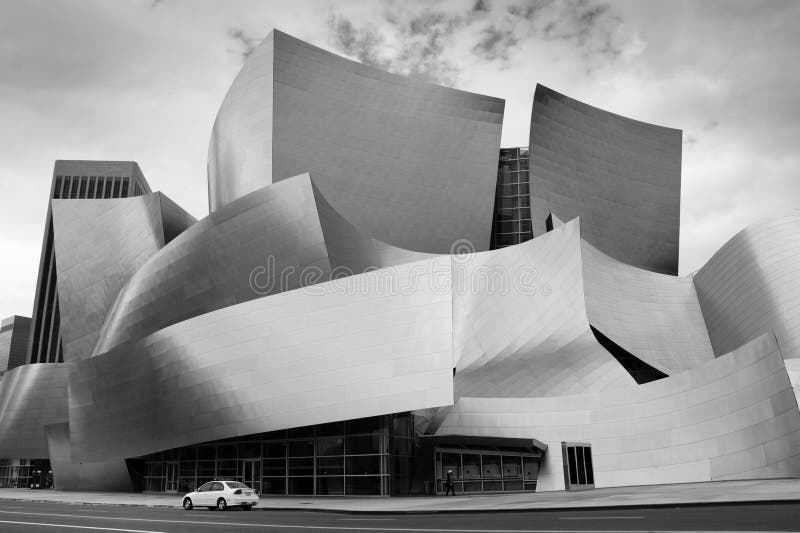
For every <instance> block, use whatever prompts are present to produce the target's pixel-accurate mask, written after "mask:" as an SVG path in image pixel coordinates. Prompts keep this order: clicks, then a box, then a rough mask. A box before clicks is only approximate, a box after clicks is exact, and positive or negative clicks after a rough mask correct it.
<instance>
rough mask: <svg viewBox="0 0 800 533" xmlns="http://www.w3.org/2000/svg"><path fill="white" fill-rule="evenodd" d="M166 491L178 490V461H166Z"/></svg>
mask: <svg viewBox="0 0 800 533" xmlns="http://www.w3.org/2000/svg"><path fill="white" fill-rule="evenodd" d="M165 467H166V471H165V474H166V475H165V477H164V492H178V462H177V461H173V462H169V463H165Z"/></svg>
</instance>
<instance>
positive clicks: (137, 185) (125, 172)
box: [28, 160, 150, 363]
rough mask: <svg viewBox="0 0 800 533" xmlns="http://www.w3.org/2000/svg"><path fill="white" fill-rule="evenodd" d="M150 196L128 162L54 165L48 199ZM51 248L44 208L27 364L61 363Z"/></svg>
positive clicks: (139, 173) (54, 259)
mask: <svg viewBox="0 0 800 533" xmlns="http://www.w3.org/2000/svg"><path fill="white" fill-rule="evenodd" d="M149 192H150V186H149V185H148V184H147V180H145V178H144V175H143V174H142V171H141V170H140V169H139V165H138V164H136V163H135V162H132V161H62V160H59V161H56V164H55V168H54V169H53V181H52V184H51V187H50V198H51V199H70V200H78V199H101V198H129V197H132V196H140V195H142V194H146V193H149ZM57 260H58V258H57V257H56V255H55V249H54V247H53V215H52V208H51V206H50V205H48V207H47V219H46V220H45V226H44V239H43V241H42V253H41V256H40V259H39V274H38V276H37V281H36V293H35V296H34V303H33V314H32V316H31V332H30V339H29V348H28V354H29V355H28V360H29V361H30V362H31V363H56V362H63V361H64V353H63V346H62V339H61V329H60V322H61V315H60V313H59V307H58V276H57V274H56V262H57Z"/></svg>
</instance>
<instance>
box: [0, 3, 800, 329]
mask: <svg viewBox="0 0 800 533" xmlns="http://www.w3.org/2000/svg"><path fill="white" fill-rule="evenodd" d="M273 27H275V28H279V29H281V30H283V31H285V32H287V33H290V34H292V35H294V36H296V37H299V38H301V39H303V40H306V41H309V42H311V43H313V44H315V45H317V46H321V47H323V48H326V49H328V50H331V51H334V52H337V53H340V54H342V55H346V56H349V57H351V58H353V59H357V60H359V61H362V62H365V63H370V64H374V65H378V66H380V67H382V68H385V69H388V70H391V71H394V72H398V73H402V74H408V75H411V76H415V77H418V78H422V79H426V80H430V81H434V82H436V83H441V84H444V85H448V86H452V87H457V88H460V89H465V90H469V91H474V92H479V93H483V94H489V95H492V96H497V97H501V98H504V99H505V100H506V116H505V123H504V125H503V141H502V143H503V145H504V146H520V145H526V144H527V137H528V126H529V121H530V112H531V102H532V97H533V90H534V87H535V85H536V83H537V82H541V83H543V84H545V85H548V86H549V87H551V88H553V89H556V90H557V91H560V92H563V93H565V94H567V95H569V96H571V97H574V98H577V99H579V100H582V101H584V102H587V103H589V104H592V105H595V106H598V107H601V108H603V109H607V110H610V111H613V112H616V113H620V114H623V115H626V116H629V117H632V118H636V119H640V120H644V121H647V122H653V123H656V124H661V125H664V126H670V127H674V128H680V129H682V130H683V132H684V134H683V135H684V151H683V192H682V197H683V199H682V201H683V204H682V212H681V262H680V273H681V274H682V275H685V274H688V273H691V272H692V271H694V270H696V269H697V268H699V267H700V266H702V264H703V263H704V262H705V261H706V260H707V259H708V258H709V257H710V256H711V254H713V252H714V251H715V250H716V249H717V248H719V246H721V245H722V244H723V243H724V242H725V241H726V240H727V239H728V238H730V237H731V236H732V235H733V234H734V233H736V232H737V231H739V230H740V229H742V228H743V227H744V226H746V225H747V224H750V223H752V222H754V221H756V220H758V219H760V218H764V217H769V216H772V215H775V214H778V213H782V212H786V211H789V210H793V209H795V208H797V207H798V201H800V150H798V147H800V68H798V67H799V66H800V59H799V58H800V31H798V28H799V27H800V2H793V1H788V0H787V1H780V0H771V1H761V2H759V1H749V2H734V1H715V0H697V1H694V2H692V1H679V0H670V1H658V2H656V1H644V0H631V1H625V2H622V1H621V2H603V1H598V0H564V1H558V2H556V1H549V0H504V1H501V0H482V1H481V0H479V1H475V0H464V1H440V2H439V1H428V2H419V1H409V0H405V1H398V0H383V1H378V0H376V1H367V0H361V1H348V0H336V1H332V0H331V1H322V0H320V1H304V0H295V1H293V2H284V1H267V0H261V1H248V0H240V1H231V0H226V1H224V2H223V1H221V0H220V1H202V0H129V1H122V0H105V1H99V0H98V1H89V0H87V1H83V0H75V1H59V0H49V1H43V0H19V1H17V0H2V2H0V146H2V149H0V228H2V229H0V257H2V261H0V316H3V317H4V316H8V315H11V314H23V315H30V312H31V308H32V305H33V292H34V285H35V283H36V272H37V264H38V261H39V253H40V249H41V240H42V232H43V227H44V219H45V213H46V209H47V195H48V192H49V186H50V181H51V178H52V171H53V162H54V160H56V159H109V160H135V161H138V163H139V165H140V166H141V167H142V170H143V171H144V173H145V176H146V177H147V179H148V181H149V182H150V185H151V186H152V188H153V189H154V190H160V191H162V192H164V193H165V194H167V195H168V196H169V197H171V198H172V199H173V200H175V201H177V202H178V203H179V204H181V205H182V206H184V207H185V208H186V209H188V210H189V211H190V212H191V213H192V214H194V215H195V216H196V217H198V218H200V217H203V216H205V215H206V214H207V198H206V170H205V168H206V167H205V165H206V149H207V145H208V136H209V132H210V129H211V125H212V123H213V121H214V116H215V114H216V111H217V109H218V107H219V104H220V103H221V101H222V98H223V96H224V94H225V91H226V90H227V88H228V86H229V85H230V83H231V82H232V80H233V78H234V76H235V75H236V73H237V72H238V70H239V68H240V67H241V65H242V62H243V61H244V58H245V57H246V55H247V54H248V52H249V51H250V50H251V49H252V47H253V46H255V45H256V44H257V43H258V42H259V41H260V40H261V39H262V38H263V37H264V36H265V35H266V34H267V33H268V32H269V31H270V29H271V28H273Z"/></svg>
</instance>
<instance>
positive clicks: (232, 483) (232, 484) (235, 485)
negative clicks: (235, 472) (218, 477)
mask: <svg viewBox="0 0 800 533" xmlns="http://www.w3.org/2000/svg"><path fill="white" fill-rule="evenodd" d="M225 483H226V484H227V485H228V486H229V487H230V488H232V489H249V488H250V487H248V486H247V485H245V484H244V483H239V482H238V481H226V482H225Z"/></svg>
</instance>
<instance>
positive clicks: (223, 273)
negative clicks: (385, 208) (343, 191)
mask: <svg viewBox="0 0 800 533" xmlns="http://www.w3.org/2000/svg"><path fill="white" fill-rule="evenodd" d="M424 257H427V254H420V253H415V252H409V251H407V250H402V249H399V248H395V247H393V246H389V245H386V244H384V243H382V242H380V241H377V240H375V239H373V238H371V237H369V236H368V235H365V234H364V233H362V232H360V231H358V230H357V229H356V228H354V227H353V226H352V225H351V224H350V223H348V222H347V221H346V220H344V218H343V217H341V216H340V215H338V214H337V213H336V212H335V211H334V210H333V209H332V208H331V207H330V205H329V204H328V203H327V202H326V201H325V199H324V198H322V197H321V195H320V193H319V191H318V190H317V189H316V188H315V186H314V184H313V183H312V180H311V178H310V177H309V175H308V174H305V175H302V176H296V177H294V178H292V179H288V180H284V181H282V182H280V183H277V184H275V185H273V186H270V187H264V188H262V189H260V190H258V191H255V192H252V193H250V194H247V195H245V196H244V197H242V198H240V199H238V200H236V201H234V202H232V203H230V204H228V205H227V206H225V207H223V208H222V209H219V210H218V211H216V212H214V213H212V214H211V215H209V216H208V217H206V218H204V219H203V220H201V221H199V222H198V223H197V224H195V225H193V226H192V227H191V228H190V229H188V230H187V231H186V232H184V233H183V234H182V235H180V236H179V237H177V238H176V239H175V240H174V241H173V242H170V243H169V244H168V245H167V246H165V247H164V248H163V249H162V250H160V251H159V252H158V253H157V254H154V255H153V256H152V257H151V258H150V259H149V260H148V261H147V262H145V263H144V264H143V265H142V266H141V268H139V269H138V270H137V272H136V273H135V274H134V275H133V276H132V278H131V279H130V281H129V282H128V283H127V285H126V286H125V288H124V289H123V290H122V292H121V293H120V295H119V297H118V298H117V300H116V303H115V304H114V307H113V309H111V311H110V312H109V313H108V316H107V318H106V321H105V324H104V325H103V329H102V333H101V335H100V340H99V342H98V343H97V346H96V348H95V350H94V354H95V355H97V354H100V353H103V352H105V351H108V350H110V349H111V348H113V347H115V346H117V345H119V344H122V343H125V342H129V341H133V340H138V339H141V338H142V337H145V336H147V335H149V334H151V333H154V332H156V331H158V330H160V329H162V328H165V327H167V326H169V325H171V324H175V323H177V322H181V321H183V320H186V319H189V318H192V317H195V316H198V315H202V314H204V313H208V312H211V311H214V310H216V309H220V308H223V307H228V306H231V305H235V304H238V303H242V302H247V301H249V300H253V299H256V298H261V297H263V296H267V295H270V294H277V293H279V292H284V291H288V290H292V289H296V288H298V287H302V286H306V285H310V284H314V283H320V282H323V281H326V280H328V279H331V277H332V276H333V277H341V276H343V275H351V274H353V273H359V272H363V271H364V270H366V269H367V268H368V267H370V268H383V267H389V266H393V265H396V264H401V263H406V262H411V261H415V260H418V259H422V258H424Z"/></svg>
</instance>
